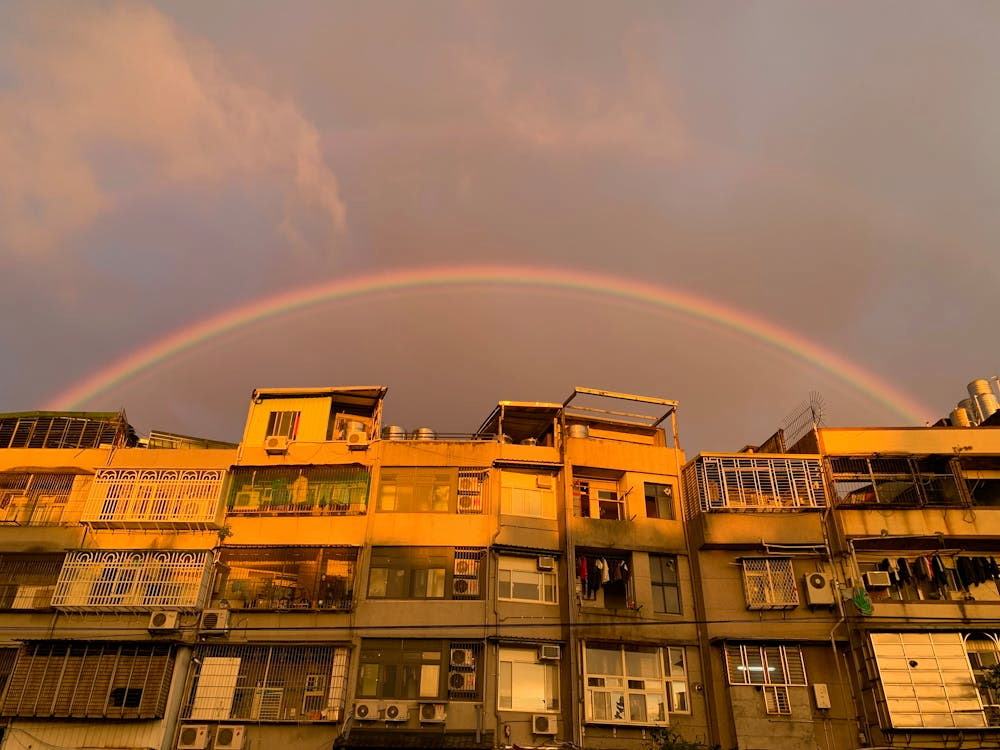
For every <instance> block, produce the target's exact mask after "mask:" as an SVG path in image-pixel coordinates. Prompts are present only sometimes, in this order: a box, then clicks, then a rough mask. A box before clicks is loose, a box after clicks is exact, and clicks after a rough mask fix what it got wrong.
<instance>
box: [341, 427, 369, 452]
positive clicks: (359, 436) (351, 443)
mask: <svg viewBox="0 0 1000 750" xmlns="http://www.w3.org/2000/svg"><path fill="white" fill-rule="evenodd" d="M346 439H347V447H348V449H349V450H353V451H362V450H365V449H366V448H367V447H368V433H367V432H366V431H365V430H364V429H360V430H358V429H353V430H348V431H347V434H346Z"/></svg>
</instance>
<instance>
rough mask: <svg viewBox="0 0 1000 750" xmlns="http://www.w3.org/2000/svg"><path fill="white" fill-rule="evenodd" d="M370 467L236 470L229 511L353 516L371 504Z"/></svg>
mask: <svg viewBox="0 0 1000 750" xmlns="http://www.w3.org/2000/svg"><path fill="white" fill-rule="evenodd" d="M369 480H370V475H369V473H368V469H367V468H366V467H364V466H359V465H357V464H346V465H342V466H309V467H301V468H298V467H294V468H286V467H278V466H275V467H267V468H264V467H261V468H237V469H233V472H232V481H231V482H230V490H229V512H230V513H233V514H237V515H244V516H251V515H267V514H273V515H312V516H318V515H351V514H361V513H364V512H365V509H366V508H367V506H368V485H369Z"/></svg>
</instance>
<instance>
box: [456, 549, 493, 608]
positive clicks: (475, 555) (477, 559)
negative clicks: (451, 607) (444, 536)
mask: <svg viewBox="0 0 1000 750" xmlns="http://www.w3.org/2000/svg"><path fill="white" fill-rule="evenodd" d="M485 557H486V550H485V549H484V548H482V547H456V548H455V567H454V571H453V572H454V574H453V576H452V582H451V592H452V598H454V599H479V598H481V596H480V595H481V591H480V589H481V585H482V583H481V582H482V580H483V579H482V576H481V575H480V569H481V567H482V560H483V558H485Z"/></svg>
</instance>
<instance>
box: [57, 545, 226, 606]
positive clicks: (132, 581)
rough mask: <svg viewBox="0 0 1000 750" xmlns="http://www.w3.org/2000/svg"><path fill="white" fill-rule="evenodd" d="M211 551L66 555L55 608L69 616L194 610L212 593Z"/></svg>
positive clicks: (92, 551)
mask: <svg viewBox="0 0 1000 750" xmlns="http://www.w3.org/2000/svg"><path fill="white" fill-rule="evenodd" d="M211 568H212V553H211V552H209V551H201V550H197V551H178V550H172V551H164V550H78V551H75V552H70V553H69V554H68V555H67V556H66V561H65V562H64V563H63V567H62V570H61V571H60V572H59V580H58V582H57V583H56V592H55V595H54V596H53V597H52V606H53V607H55V608H56V609H61V610H66V611H73V610H76V611H83V612H86V611H99V610H109V611H149V610H153V609H178V610H194V609H197V608H198V607H200V606H202V603H203V602H204V601H205V598H206V596H207V594H208V588H209V585H210V573H211Z"/></svg>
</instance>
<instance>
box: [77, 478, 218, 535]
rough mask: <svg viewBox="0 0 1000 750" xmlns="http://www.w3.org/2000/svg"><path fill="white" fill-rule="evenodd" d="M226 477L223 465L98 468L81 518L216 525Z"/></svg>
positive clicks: (116, 523)
mask: <svg viewBox="0 0 1000 750" xmlns="http://www.w3.org/2000/svg"><path fill="white" fill-rule="evenodd" d="M225 476H226V472H225V471H224V470H222V469H101V470H99V471H98V472H97V476H96V477H95V478H94V482H93V485H92V486H91V490H90V496H89V497H88V498H87V502H86V504H85V505H84V509H83V517H82V520H83V522H84V523H86V524H89V525H91V526H94V527H98V528H142V527H150V526H152V527H165V526H166V527H177V526H182V527H202V528H204V527H210V526H214V525H215V524H216V522H217V519H218V515H219V511H220V507H221V501H222V483H223V480H224V479H225Z"/></svg>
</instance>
